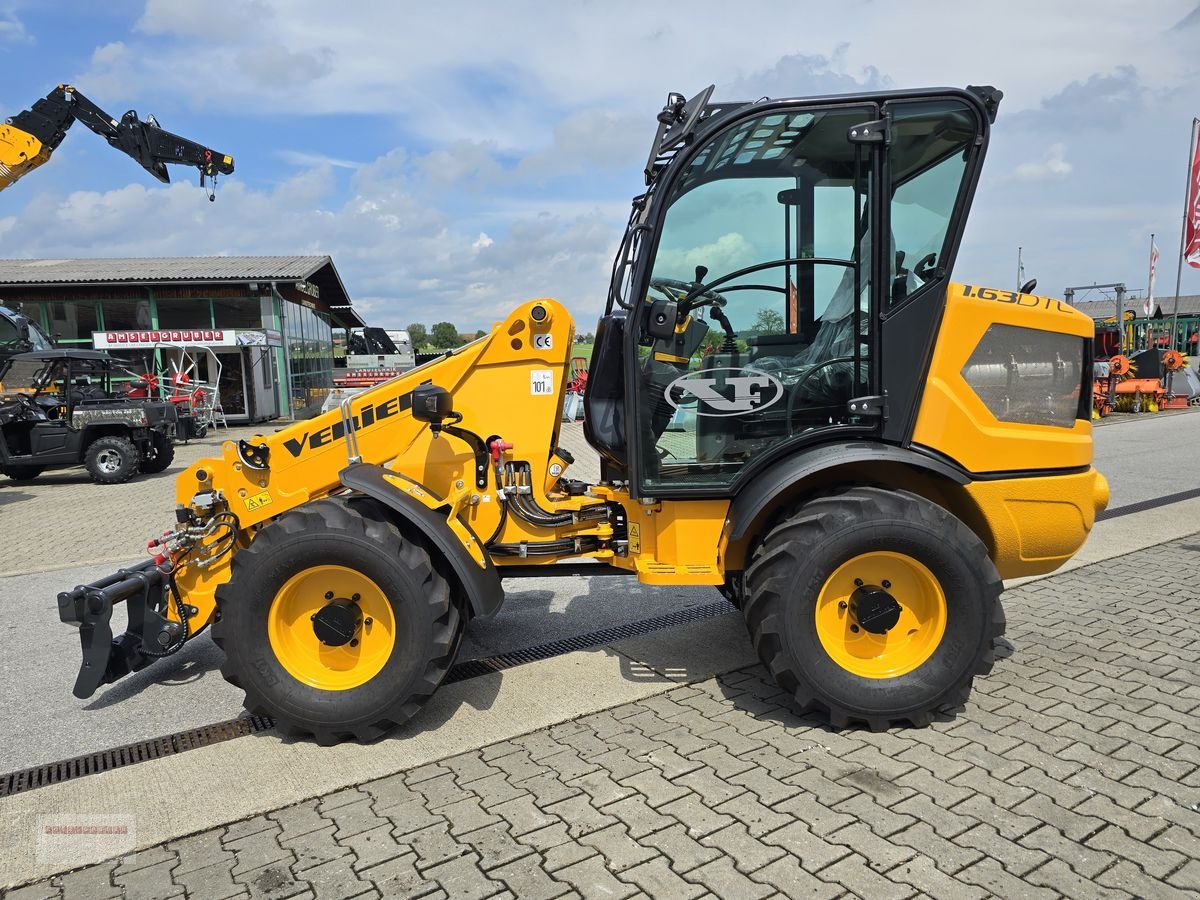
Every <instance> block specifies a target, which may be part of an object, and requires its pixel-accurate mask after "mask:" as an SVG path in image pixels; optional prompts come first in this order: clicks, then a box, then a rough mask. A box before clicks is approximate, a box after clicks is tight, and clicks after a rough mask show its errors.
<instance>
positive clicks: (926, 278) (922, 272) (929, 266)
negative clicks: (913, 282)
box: [913, 253, 937, 283]
mask: <svg viewBox="0 0 1200 900" xmlns="http://www.w3.org/2000/svg"><path fill="white" fill-rule="evenodd" d="M913 274H914V275H916V276H917V277H918V278H920V279H921V281H923V282H926V283H928V282H930V281H933V278H934V276H935V275H936V274H937V254H936V253H926V254H925V255H924V256H922V257H921V258H920V260H918V261H917V264H916V265H915V266H913Z"/></svg>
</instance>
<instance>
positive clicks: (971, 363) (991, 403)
mask: <svg viewBox="0 0 1200 900" xmlns="http://www.w3.org/2000/svg"><path fill="white" fill-rule="evenodd" d="M1086 353H1087V347H1086V342H1085V341H1084V339H1083V338H1080V337H1076V336H1074V335H1070V334H1058V333H1056V332H1052V331H1040V330H1038V329H1036V328H1022V327H1020V326H1017V325H1000V324H994V325H992V326H991V327H989V328H988V330H987V331H986V332H985V333H984V335H983V337H982V338H981V339H980V341H979V345H978V346H977V347H976V348H975V352H974V353H972V354H971V357H970V359H968V360H967V364H966V365H965V366H963V370H962V377H963V379H964V380H965V381H966V382H967V384H969V385H970V386H971V389H972V390H973V391H975V393H976V395H978V397H979V399H980V400H982V401H983V404H984V406H986V407H987V408H988V410H989V411H990V412H991V414H992V415H993V416H995V417H996V418H997V419H998V420H999V421H1001V422H1022V423H1025V424H1027V425H1054V426H1058V427H1060V428H1070V427H1072V426H1073V425H1074V424H1075V419H1076V416H1077V415H1078V413H1079V410H1080V408H1081V406H1080V395H1081V391H1082V385H1083V366H1084V362H1085V357H1086Z"/></svg>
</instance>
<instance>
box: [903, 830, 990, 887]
mask: <svg viewBox="0 0 1200 900" xmlns="http://www.w3.org/2000/svg"><path fill="white" fill-rule="evenodd" d="M889 840H891V841H892V843H895V844H903V845H904V846H906V847H912V848H913V849H914V850H916V851H917V852H918V853H923V854H925V855H926V856H928V857H929V858H930V859H932V860H933V861H934V863H935V864H936V865H937V867H938V868H939V869H941V870H942V871H943V872H945V873H946V874H947V875H954V874H955V873H956V872H958V870H959V869H962V868H963V867H965V866H969V865H970V864H971V863H973V862H975V861H977V860H978V859H979V858H980V857H982V856H983V854H982V853H980V852H979V851H978V850H974V849H972V848H970V847H964V846H962V845H961V844H958V843H955V842H954V841H948V840H946V839H945V838H944V837H942V836H941V835H939V834H938V833H937V832H936V831H934V830H933V828H931V827H930V826H929V825H927V824H926V823H925V822H918V823H917V824H915V825H913V826H912V827H911V828H906V829H905V830H904V831H901V832H899V833H898V834H893V835H892V836H891V837H890V838H889Z"/></svg>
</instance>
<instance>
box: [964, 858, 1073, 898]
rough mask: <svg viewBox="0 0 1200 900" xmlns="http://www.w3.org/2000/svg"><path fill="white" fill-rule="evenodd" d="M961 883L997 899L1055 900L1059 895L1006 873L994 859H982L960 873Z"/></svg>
mask: <svg viewBox="0 0 1200 900" xmlns="http://www.w3.org/2000/svg"><path fill="white" fill-rule="evenodd" d="M955 877H956V878H957V879H958V880H959V881H965V882H966V883H968V884H974V885H977V886H978V887H981V888H983V889H984V890H986V891H988V892H989V893H991V894H993V895H994V896H997V897H1020V898H1021V900H1026V898H1029V900H1042V898H1044V900H1053V898H1055V897H1057V896H1058V894H1057V893H1056V892H1054V891H1052V890H1049V889H1047V888H1039V887H1035V886H1034V885H1031V884H1030V883H1029V882H1027V881H1022V880H1021V879H1020V878H1017V877H1016V876H1015V875H1013V874H1011V873H1009V872H1006V871H1005V869H1004V867H1003V866H1002V865H1000V863H998V862H997V861H996V860H994V859H981V860H979V861H978V862H976V863H973V864H972V865H969V866H967V867H966V868H965V869H963V870H961V871H960V872H958V873H957V874H956V875H955Z"/></svg>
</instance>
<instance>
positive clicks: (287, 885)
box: [188, 862, 361, 900]
mask: <svg viewBox="0 0 1200 900" xmlns="http://www.w3.org/2000/svg"><path fill="white" fill-rule="evenodd" d="M238 881H239V883H240V884H243V885H245V887H246V889H247V890H248V891H249V897H250V898H251V900H286V898H289V897H302V896H305V895H307V896H310V897H311V896H313V895H314V894H313V891H312V887H311V885H310V884H309V883H308V880H307V879H305V878H297V877H296V876H295V875H293V874H292V872H291V870H290V869H289V868H288V867H287V865H285V864H284V863H282V862H273V863H268V864H267V865H265V866H263V867H262V868H260V869H250V870H248V871H246V872H243V873H242V875H241V876H240V877H239V878H238ZM360 892H361V888H360ZM188 896H189V897H190V896H191V894H190V892H189V894H188Z"/></svg>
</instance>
